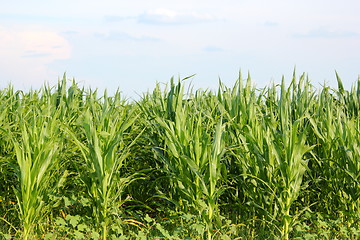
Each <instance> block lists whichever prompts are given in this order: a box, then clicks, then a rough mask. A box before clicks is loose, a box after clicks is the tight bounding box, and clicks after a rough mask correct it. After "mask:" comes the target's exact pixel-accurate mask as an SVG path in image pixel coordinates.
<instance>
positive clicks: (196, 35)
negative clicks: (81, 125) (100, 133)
mask: <svg viewBox="0 0 360 240" xmlns="http://www.w3.org/2000/svg"><path fill="white" fill-rule="evenodd" d="M359 9H360V1H358V0H344V1H335V0H326V1H325V0H315V1H314V0H302V1H298V0H297V1H295V0H222V1H218V0H217V1H215V0H196V1H195V0H181V1H177V0H176V1H175V0H173V1H171V0H166V1H165V0H152V1H146V0H132V1H124V0H102V1H92V0H86V1H84V0H71V1H70V0H62V1H55V0H47V1H45V0H32V1H28V0H26V1H25V0H24V1H20V0H13V1H5V0H0V88H1V89H2V88H5V87H7V86H9V84H12V85H13V86H14V87H15V88H16V89H22V90H29V89H31V88H33V89H38V88H40V87H41V86H43V84H44V83H47V84H50V85H51V86H53V85H55V84H56V83H57V81H58V79H61V78H62V77H63V75H64V73H66V76H67V78H68V79H73V78H74V79H75V80H76V81H77V82H78V83H79V85H81V86H85V87H86V88H88V87H91V88H92V89H95V88H98V89H99V90H104V89H108V91H110V92H114V91H115V90H116V89H119V90H120V91H121V92H123V93H124V95H125V96H127V97H131V98H136V97H137V96H139V95H141V94H143V93H145V92H147V91H148V90H152V89H153V88H154V86H155V84H156V83H157V82H160V83H166V82H169V80H170V78H171V77H174V78H175V79H178V78H185V77H187V76H191V75H193V74H195V76H194V77H192V79H191V84H192V85H193V86H194V88H196V89H216V88H217V86H218V81H219V79H220V80H221V81H222V82H223V83H225V85H227V86H229V87H230V86H232V85H233V84H234V83H235V81H236V80H237V79H238V77H239V71H241V72H242V73H243V75H244V76H246V75H247V74H248V73H250V75H251V78H252V80H253V82H254V85H256V86H257V87H259V88H261V87H264V86H266V85H269V84H270V83H280V82H281V79H282V77H284V79H285V81H287V82H289V81H290V80H291V77H292V75H293V72H294V69H296V75H297V76H300V75H301V74H302V73H306V74H307V75H308V77H309V79H310V81H311V82H312V83H313V84H314V86H315V87H321V85H322V84H324V83H325V84H327V85H330V86H336V75H335V71H337V72H338V74H339V75H340V77H341V79H342V80H343V82H344V85H345V87H346V88H350V87H351V85H352V84H354V83H355V82H356V81H357V80H358V78H359V74H360V47H359V46H360V14H359V13H358V10H359Z"/></svg>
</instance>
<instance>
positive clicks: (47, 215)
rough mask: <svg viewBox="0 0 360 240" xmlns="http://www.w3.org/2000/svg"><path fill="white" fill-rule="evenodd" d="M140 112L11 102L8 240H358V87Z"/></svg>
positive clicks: (280, 89) (30, 96) (31, 99)
mask: <svg viewBox="0 0 360 240" xmlns="http://www.w3.org/2000/svg"><path fill="white" fill-rule="evenodd" d="M336 77H337V83H338V86H337V88H336V89H334V88H331V87H329V86H326V85H323V86H321V88H320V89H316V88H315V87H314V86H313V85H312V84H311V82H310V81H309V79H308V77H307V75H306V74H302V75H300V76H297V75H296V73H294V75H293V78H292V79H290V80H289V81H287V84H286V83H285V79H283V80H282V82H281V83H280V84H271V85H269V86H267V87H264V88H260V89H259V88H256V87H255V86H254V85H253V83H252V81H251V78H250V76H247V77H246V78H244V79H243V78H242V76H241V74H240V76H239V79H238V80H237V81H236V82H235V84H234V85H233V86H232V87H228V86H225V85H224V84H223V83H222V82H219V85H218V88H217V89H216V90H201V89H200V90H194V89H193V88H192V87H191V86H188V84H187V81H189V80H188V78H185V79H179V80H174V79H171V80H170V82H169V83H168V84H164V85H161V84H157V85H156V87H155V88H154V89H153V90H152V91H148V92H147V93H143V95H142V96H141V97H140V99H139V100H136V101H134V100H129V99H126V98H124V97H123V95H122V93H121V92H120V91H117V92H116V93H115V94H113V95H111V96H109V95H108V93H107V91H105V92H104V93H99V91H98V90H97V89H85V88H84V87H80V86H79V85H78V83H77V82H76V81H75V80H68V79H67V78H66V76H64V78H63V79H61V80H59V82H58V84H57V85H55V86H52V87H51V86H48V85H44V86H43V87H42V88H41V89H39V90H30V91H27V92H24V91H21V90H16V89H14V88H13V87H12V86H11V85H10V86H8V87H7V88H5V89H1V90H0V239H1V240H2V239H4V240H5V239H25V240H28V239H102V240H106V239H124V240H125V239H199V240H201V239H204V240H212V239H214V240H215V239H219V240H227V239H358V238H360V228H359V227H360V222H359V220H360V78H359V79H358V81H357V82H355V83H354V84H353V85H352V87H351V89H349V90H346V89H344V87H343V83H342V80H341V79H340V77H339V76H338V75H337V74H336Z"/></svg>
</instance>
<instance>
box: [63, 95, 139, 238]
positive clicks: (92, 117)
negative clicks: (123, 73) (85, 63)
mask: <svg viewBox="0 0 360 240" xmlns="http://www.w3.org/2000/svg"><path fill="white" fill-rule="evenodd" d="M88 101H89V103H90V104H89V105H88V108H87V110H86V111H85V112H84V114H83V117H82V118H80V122H79V125H80V127H81V129H82V132H83V134H84V135H85V139H86V140H85V142H83V141H82V137H81V135H79V134H77V133H76V132H74V131H72V130H71V129H69V128H66V129H67V133H68V134H69V135H70V136H71V137H72V139H73V141H74V143H75V144H76V145H77V146H78V148H79V149H80V151H81V153H82V155H83V158H84V160H85V163H86V166H87V171H85V172H82V173H81V178H82V180H83V182H84V183H85V185H86V187H87V194H88V195H89V197H90V199H91V201H92V206H93V216H94V219H95V221H96V225H97V227H98V229H99V230H100V231H101V236H102V239H107V237H108V234H109V223H110V220H111V217H112V215H114V214H115V215H116V214H119V208H120V207H121V202H122V200H121V196H122V193H123V190H124V188H125V187H126V186H127V184H128V183H129V182H130V181H131V180H132V179H131V177H130V176H122V175H121V170H122V168H123V167H124V161H125V160H126V157H127V156H128V155H129V146H130V145H131V144H133V143H134V141H135V140H136V139H133V141H132V143H128V145H127V143H126V141H125V140H124V138H125V137H126V134H127V131H129V130H130V129H131V126H132V124H133V123H134V121H135V120H136V118H137V117H136V115H134V114H133V113H134V112H133V110H131V109H129V108H126V107H123V106H121V99H120V94H119V93H117V94H116V96H115V98H114V99H111V98H107V97H106V96H105V97H104V103H103V104H100V103H99V101H98V100H97V99H96V95H95V94H92V93H90V95H89V96H88ZM119 203H120V204H119Z"/></svg>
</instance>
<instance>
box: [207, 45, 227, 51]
mask: <svg viewBox="0 0 360 240" xmlns="http://www.w3.org/2000/svg"><path fill="white" fill-rule="evenodd" d="M203 50H204V51H206V52H222V51H224V49H222V48H219V47H216V46H207V47H204V48H203Z"/></svg>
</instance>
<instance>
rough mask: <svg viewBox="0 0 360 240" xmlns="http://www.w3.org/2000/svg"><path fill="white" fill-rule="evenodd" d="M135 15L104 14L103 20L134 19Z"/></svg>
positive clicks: (120, 20) (119, 20)
mask: <svg viewBox="0 0 360 240" xmlns="http://www.w3.org/2000/svg"><path fill="white" fill-rule="evenodd" d="M136 18H137V17H133V16H119V15H110V16H105V17H104V20H105V21H106V22H122V21H125V20H129V19H136Z"/></svg>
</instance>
